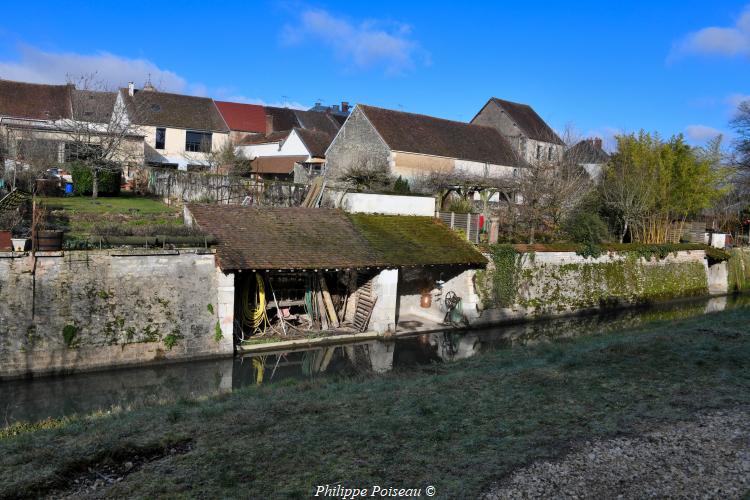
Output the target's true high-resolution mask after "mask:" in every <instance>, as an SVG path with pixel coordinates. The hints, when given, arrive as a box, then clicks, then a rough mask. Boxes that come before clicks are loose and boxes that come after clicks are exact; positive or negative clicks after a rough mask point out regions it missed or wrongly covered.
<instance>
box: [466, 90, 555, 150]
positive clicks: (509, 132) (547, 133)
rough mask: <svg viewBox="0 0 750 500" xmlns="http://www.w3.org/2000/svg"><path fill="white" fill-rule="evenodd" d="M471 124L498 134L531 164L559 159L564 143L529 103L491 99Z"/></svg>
mask: <svg viewBox="0 0 750 500" xmlns="http://www.w3.org/2000/svg"><path fill="white" fill-rule="evenodd" d="M471 123H473V124H475V125H485V126H488V127H492V128H494V129H496V130H497V131H499V132H500V133H501V134H502V135H503V136H504V137H505V138H506V139H507V140H508V141H509V142H510V144H511V145H512V146H513V148H514V149H515V151H516V152H517V153H518V154H519V155H521V157H522V158H523V159H524V160H525V161H527V162H528V163H530V164H532V165H533V164H535V163H540V162H553V161H559V160H561V159H562V155H563V153H564V151H565V143H564V142H563V141H562V139H560V137H559V136H558V135H557V134H556V133H555V131H554V130H552V128H551V127H550V126H549V125H547V123H546V122H545V121H544V120H543V119H542V117H541V116H539V115H538V114H537V112H536V111H534V108H532V107H531V106H529V105H528V104H522V103H518V102H512V101H506V100H503V99H498V98H497V97H492V98H491V99H490V100H489V101H487V103H486V104H485V105H484V106H483V107H482V109H481V110H479V113H477V114H476V116H475V117H474V118H472V120H471Z"/></svg>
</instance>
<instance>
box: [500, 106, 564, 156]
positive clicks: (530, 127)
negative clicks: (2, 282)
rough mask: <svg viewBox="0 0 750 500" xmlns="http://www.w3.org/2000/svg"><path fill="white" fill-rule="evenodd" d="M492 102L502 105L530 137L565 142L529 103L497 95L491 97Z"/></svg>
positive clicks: (558, 142)
mask: <svg viewBox="0 0 750 500" xmlns="http://www.w3.org/2000/svg"><path fill="white" fill-rule="evenodd" d="M490 102H494V103H495V104H497V105H498V106H500V107H501V108H502V109H503V110H504V111H505V112H506V113H507V114H508V116H510V118H511V119H512V120H513V121H514V122H515V123H516V125H518V128H520V129H521V131H523V133H524V134H526V136H527V137H528V138H529V139H534V140H537V141H543V142H552V143H554V144H560V145H564V144H565V143H564V142H563V141H562V139H560V137H559V136H558V135H557V134H556V133H555V131H554V130H552V128H551V127H550V126H549V125H547V122H545V121H544V120H542V117H541V116H539V115H538V114H537V113H536V111H534V108H532V107H531V106H529V105H528V104H522V103H520V102H513V101H506V100H504V99H498V98H497V97H493V98H491V99H490Z"/></svg>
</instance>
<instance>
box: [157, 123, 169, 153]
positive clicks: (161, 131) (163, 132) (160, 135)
mask: <svg viewBox="0 0 750 500" xmlns="http://www.w3.org/2000/svg"><path fill="white" fill-rule="evenodd" d="M166 140H167V129H165V128H161V127H159V128H157V129H156V144H155V145H154V146H156V149H164V142H165V141H166Z"/></svg>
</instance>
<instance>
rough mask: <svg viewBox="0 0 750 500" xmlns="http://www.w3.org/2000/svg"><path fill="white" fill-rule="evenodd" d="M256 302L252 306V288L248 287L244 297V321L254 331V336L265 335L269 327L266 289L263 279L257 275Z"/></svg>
mask: <svg viewBox="0 0 750 500" xmlns="http://www.w3.org/2000/svg"><path fill="white" fill-rule="evenodd" d="M255 283H256V287H255V297H254V298H255V300H254V301H253V304H252V305H251V304H250V287H249V286H246V287H245V291H244V294H243V295H242V320H243V322H244V323H245V324H248V325H250V327H251V328H252V329H253V333H252V335H255V334H261V335H262V334H264V333H265V332H266V327H268V326H269V324H270V323H269V321H268V314H266V287H265V284H264V282H263V277H262V276H261V275H260V274H259V273H255Z"/></svg>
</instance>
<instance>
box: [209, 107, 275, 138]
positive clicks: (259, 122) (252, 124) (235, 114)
mask: <svg viewBox="0 0 750 500" xmlns="http://www.w3.org/2000/svg"><path fill="white" fill-rule="evenodd" d="M214 102H216V107H217V108H219V113H221V116H223V117H224V121H225V122H227V125H229V129H230V130H238V131H241V132H260V133H263V134H265V133H266V111H265V109H264V108H263V106H260V105H258V104H244V103H240V102H227V101H214Z"/></svg>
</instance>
